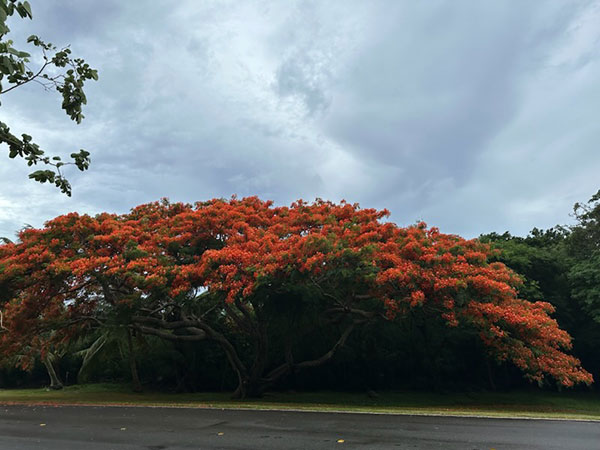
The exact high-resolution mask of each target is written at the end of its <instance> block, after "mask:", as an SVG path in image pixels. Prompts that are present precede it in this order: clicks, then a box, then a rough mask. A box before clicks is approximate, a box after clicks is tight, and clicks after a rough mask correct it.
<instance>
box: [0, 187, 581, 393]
mask: <svg viewBox="0 0 600 450" xmlns="http://www.w3.org/2000/svg"><path fill="white" fill-rule="evenodd" d="M386 216H387V211H376V210H373V209H360V208H359V207H358V205H353V204H348V203H345V202H342V203H341V204H334V203H331V202H326V201H321V200H318V201H316V202H314V203H310V204H309V203H305V202H303V201H297V202H295V203H293V204H292V205H291V206H290V207H275V206H273V204H272V203H271V202H265V201H261V200H260V199H258V198H255V197H251V198H245V199H242V200H238V199H236V198H233V199H231V200H229V201H225V200H211V201H208V202H199V203H196V204H195V205H188V204H170V203H168V202H167V201H162V202H156V203H151V204H147V205H142V206H139V207H137V208H134V209H133V210H132V211H131V212H130V213H128V214H124V215H111V214H100V215H98V216H96V217H89V216H86V215H83V216H80V215H78V214H75V213H73V214H68V215H65V216H60V217H57V218H56V219H54V220H52V221H49V222H47V223H46V225H45V227H44V228H43V229H40V230H36V229H28V230H24V231H23V232H21V234H20V236H19V242H17V243H7V244H5V245H2V246H0V295H1V297H0V299H1V301H2V302H3V311H4V322H3V323H4V326H5V330H3V332H2V333H1V334H0V352H2V353H3V354H4V355H9V354H11V352H12V353H14V352H16V351H22V349H23V348H25V347H27V348H28V349H29V353H28V354H29V355H30V358H29V359H31V357H33V356H34V355H35V352H36V351H37V352H42V354H44V352H45V351H46V349H48V348H50V346H52V345H57V343H61V342H67V341H68V340H69V339H72V338H73V337H74V336H76V335H77V334H78V333H82V332H85V331H86V330H88V329H89V328H90V327H102V326H108V325H110V326H115V325H117V326H122V327H125V328H127V329H129V330H131V331H135V332H141V333H145V334H151V335H155V336H159V337H161V338H163V339H167V340H171V341H208V342H212V343H214V344H215V345H218V346H220V347H221V348H222V350H223V351H224V354H225V355H226V357H227V359H228V361H229V363H230V365H231V367H232V369H233V371H234V372H235V374H236V375H237V378H238V387H237V390H236V393H235V395H236V396H238V397H245V396H256V395H260V394H261V393H262V392H263V391H264V390H265V389H266V388H268V387H269V386H270V385H272V384H273V383H275V382H276V381H278V380H279V379H281V378H282V377H284V376H286V375H287V374H290V373H292V372H296V371H299V370H302V369H304V368H308V367H316V366H318V365H321V364H324V363H326V362H327V361H328V360H330V359H331V358H332V357H333V356H334V354H335V353H336V351H337V350H338V349H339V348H340V347H341V346H343V345H344V344H345V342H346V340H347V338H348V336H349V335H350V334H351V333H352V331H353V330H354V329H356V328H357V327H360V326H361V325H364V324H366V323H369V322H373V321H402V320H403V319H405V318H407V317H408V316H409V315H410V314H411V313H413V312H415V311H417V310H418V311H419V312H420V313H421V314H424V315H425V316H428V317H431V318H441V319H442V320H443V321H444V323H445V324H446V325H447V326H448V327H464V328H465V329H467V328H468V329H474V330H476V331H477V333H478V336H479V337H480V339H481V340H482V342H483V343H484V344H485V346H486V348H487V349H488V351H489V353H490V355H491V356H493V357H494V358H495V359H497V360H499V361H509V362H511V363H513V364H515V365H516V366H517V367H519V368H520V369H521V370H522V371H523V373H524V375H525V376H526V377H527V378H529V379H530V380H533V381H538V382H542V381H543V380H544V379H545V378H548V377H549V378H552V379H554V380H555V381H557V382H558V383H560V384H561V385H564V386H572V385H574V384H575V383H587V384H589V383H591V382H592V376H591V375H590V374H589V373H588V372H586V371H585V370H584V369H583V368H582V367H581V365H580V363H579V361H578V360H577V359H576V358H574V357H573V356H570V355H568V354H567V353H565V350H568V349H570V347H571V338H570V336H569V335H568V334H567V333H566V332H565V331H563V330H561V329H560V328H559V327H558V324H557V323H556V321H555V320H554V319H552V318H551V316H550V314H551V313H552V312H553V308H552V306H551V305H550V304H548V303H545V302H529V301H527V300H525V299H519V298H518V297H517V290H516V289H517V287H518V286H519V283H520V278H519V277H518V276H517V275H516V274H515V273H513V272H512V271H510V270H509V269H508V268H506V266H504V265H503V264H501V263H488V257H489V256H490V255H491V252H492V251H491V250H490V248H489V246H487V245H485V244H482V243H480V242H479V241H477V240H465V239H462V238H460V237H458V236H455V235H447V234H442V233H440V232H439V231H438V230H437V229H436V228H427V227H426V225H425V224H423V223H419V224H417V225H415V226H411V227H408V228H401V227H398V226H396V225H395V224H393V223H389V222H385V221H384V220H382V219H384V218H385V217H386ZM323 330H327V331H328V333H327V334H328V335H330V336H335V337H334V338H333V339H332V340H331V342H323V348H322V349H321V350H320V352H317V351H315V353H314V354H312V355H307V354H306V351H303V352H302V354H301V355H300V356H298V348H299V347H300V346H301V344H302V342H303V341H305V340H306V339H307V338H308V337H309V336H311V335H315V334H316V333H321V332H322V331H323ZM241 335H243V336H244V337H245V339H244V340H243V342H244V343H247V342H250V343H252V346H251V347H249V346H248V345H247V344H244V345H242V344H240V342H242V340H240V339H236V336H241ZM26 360H27V358H26V359H25V361H26Z"/></svg>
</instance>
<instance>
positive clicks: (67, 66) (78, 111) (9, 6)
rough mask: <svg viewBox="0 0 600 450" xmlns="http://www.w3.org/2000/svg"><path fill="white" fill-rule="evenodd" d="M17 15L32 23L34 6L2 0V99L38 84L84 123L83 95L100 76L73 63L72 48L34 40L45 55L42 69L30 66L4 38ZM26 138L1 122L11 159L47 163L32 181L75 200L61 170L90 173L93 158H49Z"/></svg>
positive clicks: (80, 62) (81, 153)
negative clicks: (58, 96)
mask: <svg viewBox="0 0 600 450" xmlns="http://www.w3.org/2000/svg"><path fill="white" fill-rule="evenodd" d="M15 14H17V15H18V16H19V17H21V18H23V19H27V18H29V19H31V18H32V14H31V6H30V4H29V2H27V1H17V0H0V95H4V94H7V93H8V92H10V91H12V90H14V89H16V88H18V87H20V86H23V85H25V84H27V83H31V82H34V83H36V84H39V85H41V86H42V87H43V88H44V89H45V90H47V91H49V90H56V91H57V92H59V93H60V94H61V96H62V109H63V110H64V111H65V113H66V114H67V115H68V116H69V118H70V119H71V120H73V121H74V122H76V123H81V121H82V120H83V118H84V115H83V113H82V107H83V105H85V104H87V98H86V96H85V92H84V86H85V82H86V81H88V80H94V81H96V80H98V71H97V70H95V69H93V68H91V67H90V65H89V64H87V63H86V62H85V61H84V60H83V59H81V58H73V57H72V56H71V49H70V48H69V47H64V48H60V49H59V48H58V47H56V46H54V45H53V44H52V43H49V42H45V41H43V40H42V39H40V38H39V37H38V36H35V35H32V36H29V38H28V39H27V43H29V44H31V45H33V46H34V47H35V48H36V50H38V51H40V52H41V61H42V63H41V64H40V65H39V66H38V67H33V66H32V65H31V54H30V53H28V52H24V51H21V50H17V49H15V48H14V47H13V41H12V40H10V39H5V37H6V35H7V34H8V33H9V32H10V29H9V27H8V26H7V24H6V22H7V19H8V17H10V16H13V15H15ZM32 139H33V138H32V137H31V136H30V135H28V134H22V135H21V137H17V136H15V135H14V134H12V133H11V132H10V128H9V127H8V125H7V124H5V123H4V122H1V121H0V144H1V143H5V144H7V146H8V152H9V157H10V158H13V159H14V158H16V157H17V156H18V157H20V158H23V159H24V160H25V161H26V162H27V165H28V166H33V165H37V164H44V165H45V166H47V167H51V168H49V169H43V170H36V171H34V172H32V173H31V174H29V178H31V179H33V180H35V181H38V182H40V183H46V182H49V183H53V184H54V185H55V186H56V187H58V188H59V189H60V190H61V192H63V193H65V194H67V195H68V196H70V195H71V185H70V183H69V181H68V180H67V179H66V178H65V176H64V174H63V172H62V171H61V168H62V167H64V166H66V165H74V166H76V167H77V168H78V169H79V170H81V171H84V170H87V169H88V167H89V165H90V153H89V152H87V151H85V150H83V149H82V150H80V151H79V152H77V153H71V155H70V156H71V158H72V161H70V162H63V161H62V159H61V158H60V157H59V156H53V157H49V156H47V155H46V154H45V153H44V151H43V150H42V149H40V147H39V146H38V145H37V144H35V143H34V142H33V141H32Z"/></svg>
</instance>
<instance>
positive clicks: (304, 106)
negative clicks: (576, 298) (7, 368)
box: [0, 0, 600, 237]
mask: <svg viewBox="0 0 600 450" xmlns="http://www.w3.org/2000/svg"><path fill="white" fill-rule="evenodd" d="M31 3H32V7H33V13H34V20H33V21H27V22H25V21H22V20H21V21H13V24H12V29H13V31H14V32H15V33H14V35H15V36H14V38H15V41H16V44H22V43H24V39H25V37H26V36H27V35H29V34H33V33H35V34H38V35H39V36H40V37H42V38H43V39H46V40H49V41H51V42H53V43H55V44H59V45H66V44H70V45H71V48H72V50H73V53H74V54H75V55H77V56H81V57H83V58H85V59H86V61H87V62H89V63H90V64H91V65H92V66H93V67H95V68H97V69H98V70H99V73H100V80H99V81H98V82H97V83H95V84H90V86H89V89H87V91H86V92H87V94H88V99H89V104H88V106H87V108H86V110H85V111H84V113H85V115H86V119H85V120H84V122H83V123H82V124H81V125H75V124H74V123H73V122H70V121H69V119H68V118H67V116H66V115H64V114H63V112H62V111H61V110H60V99H59V98H58V94H55V93H54V94H53V93H46V92H44V91H43V90H41V88H39V86H35V85H32V86H25V87H22V88H20V89H17V90H15V91H13V92H11V93H10V94H7V95H5V96H3V99H2V106H1V108H0V120H3V121H5V122H7V123H8V124H9V125H11V127H12V131H13V132H16V133H22V132H27V133H29V134H32V135H33V136H34V139H35V141H36V142H37V143H38V144H40V146H41V147H42V148H44V149H45V150H46V151H47V152H48V153H50V154H61V155H68V154H69V153H71V152H73V151H77V150H78V149H79V148H85V149H86V150H89V151H90V152H91V153H92V166H91V169H90V170H89V171H88V172H86V173H83V174H81V173H79V172H78V171H77V170H75V169H74V170H70V171H68V172H67V173H68V176H69V177H70V180H71V182H72V184H73V189H74V193H73V197H72V198H68V197H66V196H64V195H62V194H60V192H59V191H58V190H57V189H54V188H53V187H51V186H48V185H38V184H37V183H34V182H31V181H29V180H27V173H28V168H27V167H26V166H25V165H24V164H22V162H20V161H10V160H9V159H8V158H7V155H0V157H1V158H3V159H4V160H3V161H2V160H0V180H1V181H0V186H1V188H0V236H9V237H13V236H14V234H15V231H17V230H18V229H19V228H21V227H22V226H23V225H24V224H31V225H33V226H41V225H42V224H43V223H44V221H46V220H48V219H51V218H53V217H55V216H57V215H59V214H63V213H66V212H69V211H79V212H87V213H92V214H94V213H98V212H101V211H110V212H118V213H122V212H126V211H127V210H129V208H131V207H133V206H135V205H138V204H140V203H144V202H149V201H153V200H157V199H159V198H161V197H168V198H170V199H171V200H173V201H189V202H193V201H197V200H206V199H209V198H214V197H229V196H231V195H232V194H237V195H238V196H247V195H258V196H260V197H261V198H263V199H272V200H275V202H276V203H278V204H289V203H290V202H292V201H294V200H296V199H298V198H303V199H305V200H312V199H314V198H315V197H321V198H325V199H329V200H333V201H339V200H341V199H346V200H348V201H351V202H358V203H360V204H361V205H362V206H363V207H376V208H388V209H389V210H390V211H391V212H392V217H391V220H393V221H394V222H396V223H398V224H400V225H408V224H411V223H414V222H415V221H416V220H421V219H422V220H425V221H426V222H427V223H428V224H429V225H431V226H438V227H439V228H440V229H441V231H443V232H447V233H457V234H461V235H463V236H465V237H474V236H477V235H479V234H480V233H484V232H490V231H498V232H503V231H506V230H510V231H511V232H512V233H513V234H526V233H527V232H528V231H529V230H530V229H531V228H533V227H540V228H548V227H551V226H553V225H555V224H557V223H568V222H570V221H571V218H570V217H569V213H570V211H571V208H572V205H573V203H575V202H576V201H586V200H587V199H588V198H589V197H590V196H591V195H592V194H593V193H595V192H596V191H597V190H598V188H600V175H599V174H600V151H599V150H598V148H597V147H598V142H600V120H598V118H599V117H600V83H599V80H600V2H599V1H562V0H561V1H544V0H528V1H527V0H512V1H509V0H505V1H494V2H492V1H479V0H470V1H459V0H452V1H450V0H446V1H434V0H432V1H427V2H416V1H412V0H411V1H408V0H406V1H396V0H393V1H368V2H366V1H356V2H354V1H349V0H340V1H288V0H286V1H280V0H274V1H237V0H236V1H195V0H182V1H177V2H173V1H166V0H130V1H126V2H125V1H117V0H103V1H101V2H99V1H97V0H61V1H58V0H44V1H40V0H32V1H31ZM16 47H17V48H21V47H23V48H25V45H24V44H22V45H16Z"/></svg>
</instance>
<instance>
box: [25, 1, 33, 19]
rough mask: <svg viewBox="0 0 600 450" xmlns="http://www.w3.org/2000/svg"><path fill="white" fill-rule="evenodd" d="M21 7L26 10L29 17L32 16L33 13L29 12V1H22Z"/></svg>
mask: <svg viewBox="0 0 600 450" xmlns="http://www.w3.org/2000/svg"><path fill="white" fill-rule="evenodd" d="M23 8H24V9H25V10H26V11H27V14H28V15H29V18H32V17H33V14H31V5H30V4H29V2H28V1H27V0H26V1H24V2H23Z"/></svg>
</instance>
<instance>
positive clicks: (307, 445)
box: [0, 405, 600, 450]
mask: <svg viewBox="0 0 600 450" xmlns="http://www.w3.org/2000/svg"><path fill="white" fill-rule="evenodd" d="M0 449H2V450H25V449H27V450H30V449H47V450H59V449H60V450H65V449H77V450H79V449H82V450H100V449H102V450H106V449H114V450H133V449H145V450H162V449H165V450H166V449H169V450H175V449H206V450H212V449H227V450H234V449H236V450H248V449H260V450H291V449H307V450H320V449H336V450H349V449H369V450H377V449H445V450H448V449H461V450H490V449H495V450H508V449H543V450H553V449H568V450H579V449H581V450H594V449H600V423H598V422H575V421H550V420H513V419H479V418H457V417H424V416H400V415H369V414H336V413H310V412H289V411H288V412H279V411H247V410H246V411H244V410H207V409H187V408H129V407H94V406H62V407H53V406H18V405H12V406H1V405H0Z"/></svg>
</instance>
